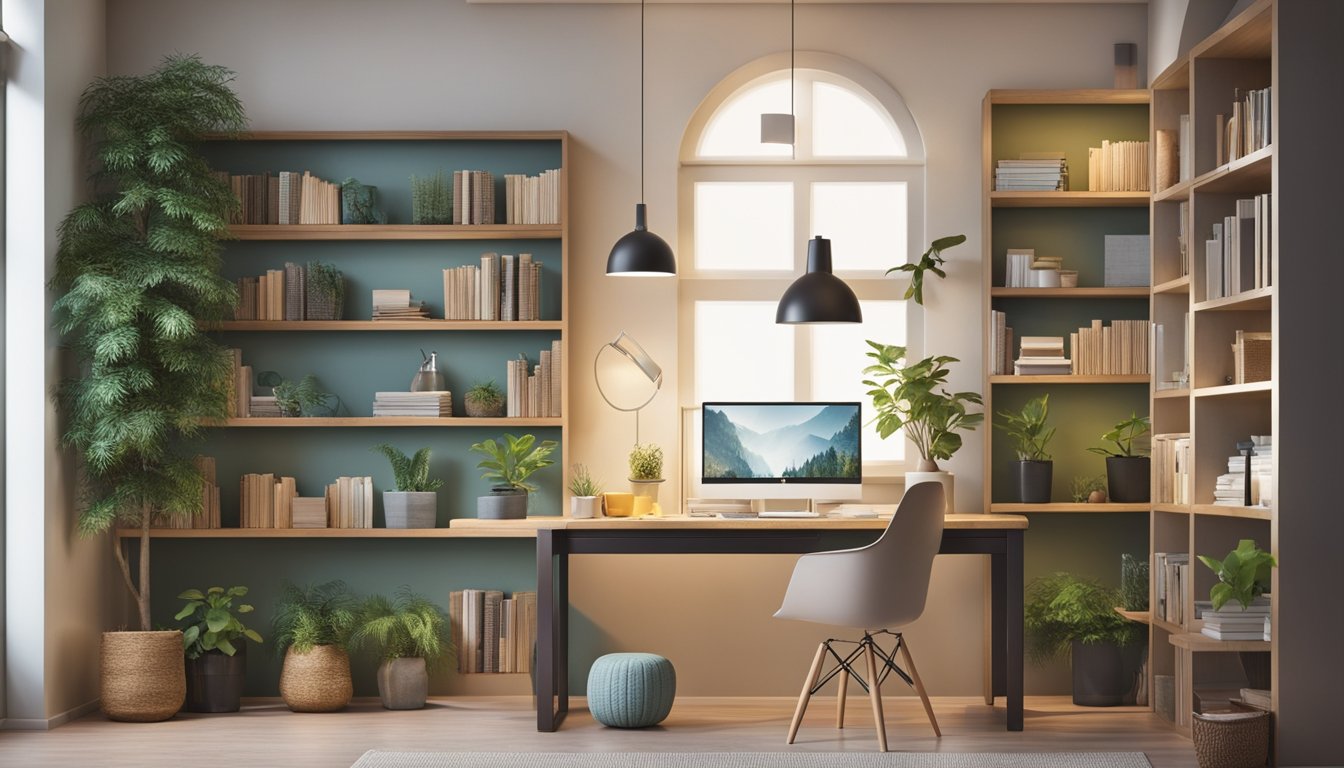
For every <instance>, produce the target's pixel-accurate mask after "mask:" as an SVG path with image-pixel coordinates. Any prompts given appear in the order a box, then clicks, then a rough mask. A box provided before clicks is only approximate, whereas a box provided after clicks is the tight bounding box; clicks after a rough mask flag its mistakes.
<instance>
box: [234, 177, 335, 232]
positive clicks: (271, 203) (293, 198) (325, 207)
mask: <svg viewBox="0 0 1344 768" xmlns="http://www.w3.org/2000/svg"><path fill="white" fill-rule="evenodd" d="M215 176H216V177H217V178H219V179H220V180H221V181H223V182H224V183H225V184H228V185H229V189H231V190H232V191H233V194H234V196H236V197H237V198H238V202H239V206H238V208H237V209H236V210H235V211H234V212H233V218H232V219H231V221H230V223H231V224H340V223H341V185H340V184H336V183H333V182H330V181H323V180H322V179H320V178H318V177H316V176H314V175H312V174H311V173H309V172H308V171H304V172H303V173H299V172H298V171H280V172H279V173H269V172H268V173H249V174H241V175H234V174H230V173H228V172H227V171H216V172H215Z"/></svg>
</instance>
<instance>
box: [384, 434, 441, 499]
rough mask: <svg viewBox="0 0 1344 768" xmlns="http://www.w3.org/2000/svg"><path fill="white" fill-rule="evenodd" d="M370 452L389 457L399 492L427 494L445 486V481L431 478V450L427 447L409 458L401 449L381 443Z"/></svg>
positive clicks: (393, 477)
mask: <svg viewBox="0 0 1344 768" xmlns="http://www.w3.org/2000/svg"><path fill="white" fill-rule="evenodd" d="M369 450H371V451H378V452H379V453H381V454H383V455H384V456H386V457H387V460H388V462H389V463H390V464H391V465H392V479H393V482H395V483H396V486H397V490H398V491H402V492H405V493H427V492H430V491H437V490H439V488H440V487H442V486H443V480H442V479H440V478H435V479H433V480H431V479H430V478H429V456H430V450H429V447H428V446H426V447H424V448H421V449H420V450H418V451H416V452H415V455H414V456H407V455H406V454H404V453H402V452H401V451H400V450H399V449H397V448H394V447H392V446H391V445H388V444H387V443H379V444H377V445H375V446H373V447H372V448H370V449H369Z"/></svg>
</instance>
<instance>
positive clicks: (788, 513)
mask: <svg viewBox="0 0 1344 768" xmlns="http://www.w3.org/2000/svg"><path fill="white" fill-rule="evenodd" d="M760 517H763V518H765V517H821V515H819V514H817V513H816V512H808V511H807V510H805V509H796V510H795V509H780V510H769V511H766V512H762V513H761V514H760Z"/></svg>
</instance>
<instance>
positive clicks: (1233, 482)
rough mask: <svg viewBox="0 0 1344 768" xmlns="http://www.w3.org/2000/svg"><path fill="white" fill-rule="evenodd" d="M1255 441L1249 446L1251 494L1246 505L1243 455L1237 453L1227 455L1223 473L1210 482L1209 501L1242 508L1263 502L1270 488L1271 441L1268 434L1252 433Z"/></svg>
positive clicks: (1268, 497) (1266, 501) (1272, 447)
mask: <svg viewBox="0 0 1344 768" xmlns="http://www.w3.org/2000/svg"><path fill="white" fill-rule="evenodd" d="M1251 441H1252V442H1253V443H1255V445H1254V447H1253V448H1252V449H1251V451H1252V453H1251V493H1250V504H1247V502H1246V499H1247V495H1246V456H1245V454H1237V455H1236V456H1229V457H1228V458H1227V474H1225V475H1219V476H1218V479H1217V480H1216V481H1214V486H1213V503H1214V504H1217V505H1218V506H1222V507H1242V506H1254V505H1264V504H1267V503H1268V502H1269V499H1270V497H1271V496H1272V494H1266V493H1265V490H1266V488H1267V487H1272V481H1271V480H1270V478H1271V477H1272V476H1273V472H1274V443H1273V438H1272V437H1271V436H1269V435H1254V436H1252V437H1251Z"/></svg>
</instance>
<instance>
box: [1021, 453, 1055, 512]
mask: <svg viewBox="0 0 1344 768" xmlns="http://www.w3.org/2000/svg"><path fill="white" fill-rule="evenodd" d="M1013 463H1014V464H1016V465H1017V500H1018V501H1019V502H1021V503H1023V504H1048V503H1049V502H1050V485H1051V480H1052V477H1053V475H1054V468H1055V462H1053V461H1031V460H1029V461H1015V462H1013Z"/></svg>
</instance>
